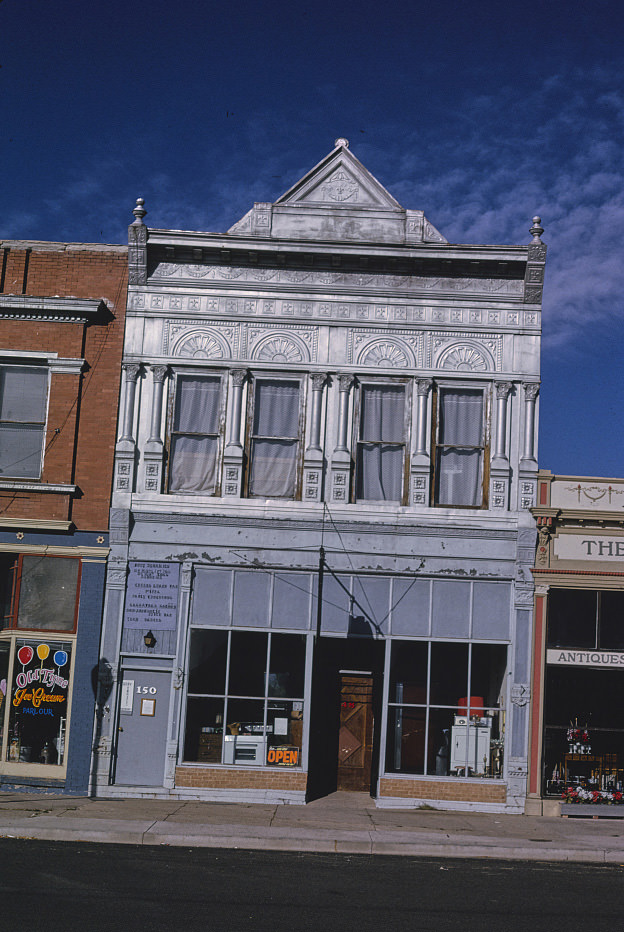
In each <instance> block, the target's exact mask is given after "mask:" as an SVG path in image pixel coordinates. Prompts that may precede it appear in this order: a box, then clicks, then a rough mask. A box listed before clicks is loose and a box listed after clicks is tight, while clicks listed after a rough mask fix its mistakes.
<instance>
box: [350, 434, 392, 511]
mask: <svg viewBox="0 0 624 932" xmlns="http://www.w3.org/2000/svg"><path fill="white" fill-rule="evenodd" d="M402 496H403V447H402V446H396V445H392V444H388V443H360V444H358V464H357V491H356V497H357V498H359V499H364V500H367V501H371V502H400V501H401V498H402Z"/></svg>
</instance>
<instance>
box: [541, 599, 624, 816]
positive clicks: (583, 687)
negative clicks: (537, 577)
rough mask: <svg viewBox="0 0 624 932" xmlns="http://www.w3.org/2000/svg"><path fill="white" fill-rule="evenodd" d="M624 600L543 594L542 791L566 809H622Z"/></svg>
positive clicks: (623, 787) (623, 763) (623, 779)
mask: <svg viewBox="0 0 624 932" xmlns="http://www.w3.org/2000/svg"><path fill="white" fill-rule="evenodd" d="M623 615H624V592H622V591H618V590H605V591H600V590H592V589H563V588H552V589H551V590H550V591H549V593H548V614H547V634H546V645H547V648H548V649H549V650H548V654H547V658H548V661H549V662H547V665H546V673H545V680H544V719H543V753H542V789H543V793H544V795H546V796H554V797H558V798H563V799H564V800H569V801H573V802H579V801H587V802H598V803H600V802H606V803H610V804H613V803H614V802H615V803H620V802H623V801H624V795H623V794H624V724H623V722H622V716H621V709H622V705H623V703H624V670H623V669H622V660H623V658H622V654H621V653H619V652H622V651H624V634H623V626H622V616H623Z"/></svg>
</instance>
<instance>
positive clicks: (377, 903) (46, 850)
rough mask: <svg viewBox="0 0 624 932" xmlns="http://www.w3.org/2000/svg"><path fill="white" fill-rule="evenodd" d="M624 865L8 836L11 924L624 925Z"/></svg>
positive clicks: (120, 929) (217, 929)
mask: <svg viewBox="0 0 624 932" xmlns="http://www.w3.org/2000/svg"><path fill="white" fill-rule="evenodd" d="M623 882H624V865H595V864H562V863H549V862H523V861H516V862H508V861H489V860H483V859H480V860H475V859H470V860H469V859H466V860H464V859H452V860H450V859H444V860H443V859H430V858H409V857H383V856H379V855H377V856H374V857H373V856H370V855H340V854H310V853H278V852H260V851H236V850H222V849H219V850H215V849H205V848H204V849H191V848H169V847H164V846H163V847H150V848H146V847H142V846H134V845H113V844H106V845H93V844H79V843H78V844H76V843H68V842H53V843H49V842H39V841H30V840H28V841H27V840H22V839H6V838H3V839H0V890H1V894H2V895H1V900H0V902H1V903H2V908H1V909H0V932H5V930H6V932H9V930H10V932H15V930H16V929H28V930H30V932H39V930H41V932H44V930H45V932H57V930H63V932H67V930H68V929H78V930H88V932H125V930H132V932H135V930H136V932H139V930H140V932H144V930H153V932H164V930H180V932H195V930H197V932H199V930H201V932H206V930H210V932H238V930H244V929H254V930H258V932H265V930H266V932H269V930H270V932H282V930H284V932H285V930H288V932H292V930H293V929H296V930H301V932H308V930H310V932H312V930H314V932H325V930H332V932H369V930H370V932H372V930H375V932H378V930H392V932H403V930H410V932H419V930H427V932H431V930H435V932H450V930H459V929H462V930H464V932H465V930H468V932H472V930H474V932H477V930H478V932H481V930H485V932H494V930H505V932H520V930H522V932H526V930H527V929H530V930H532V932H577V930H578V932H580V930H583V932H585V930H586V929H588V928H590V929H592V932H602V930H605V932H606V930H609V932H613V930H619V929H621V928H622V926H623V924H624V904H623V902H622V897H621V891H622V884H623Z"/></svg>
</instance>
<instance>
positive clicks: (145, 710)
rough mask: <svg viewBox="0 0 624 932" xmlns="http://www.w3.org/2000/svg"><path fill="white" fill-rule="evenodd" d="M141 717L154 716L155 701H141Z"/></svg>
mask: <svg viewBox="0 0 624 932" xmlns="http://www.w3.org/2000/svg"><path fill="white" fill-rule="evenodd" d="M141 715H156V700H155V699H141Z"/></svg>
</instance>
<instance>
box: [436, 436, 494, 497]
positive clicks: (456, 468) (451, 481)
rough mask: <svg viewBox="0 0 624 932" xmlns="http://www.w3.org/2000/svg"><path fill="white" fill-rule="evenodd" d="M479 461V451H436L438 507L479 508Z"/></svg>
mask: <svg viewBox="0 0 624 932" xmlns="http://www.w3.org/2000/svg"><path fill="white" fill-rule="evenodd" d="M481 461H482V456H481V450H461V449H449V450H439V451H438V463H437V467H438V505H463V506H465V507H473V508H479V507H480V506H481V502H482V495H483V490H482V481H481Z"/></svg>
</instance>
